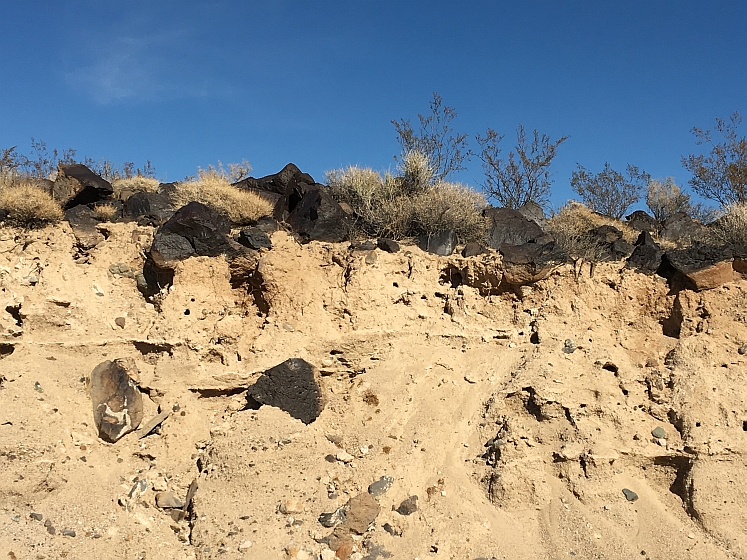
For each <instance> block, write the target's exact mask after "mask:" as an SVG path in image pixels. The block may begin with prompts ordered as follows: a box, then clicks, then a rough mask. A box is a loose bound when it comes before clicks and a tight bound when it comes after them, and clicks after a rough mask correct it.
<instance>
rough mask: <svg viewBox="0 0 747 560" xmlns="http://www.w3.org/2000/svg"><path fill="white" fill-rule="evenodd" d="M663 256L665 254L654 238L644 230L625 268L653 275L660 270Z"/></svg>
mask: <svg viewBox="0 0 747 560" xmlns="http://www.w3.org/2000/svg"><path fill="white" fill-rule="evenodd" d="M663 254H664V252H663V251H662V250H661V247H659V244H658V243H656V242H655V241H654V238H653V237H651V234H650V233H649V232H648V231H646V230H644V231H642V232H641V234H640V235H639V236H638V239H637V240H636V242H635V249H634V250H633V253H632V254H631V255H630V257H628V261H627V263H626V265H625V266H627V267H628V268H634V269H635V270H637V271H638V272H645V273H648V274H651V273H654V272H656V271H657V270H658V268H659V266H660V265H661V257H662V255H663Z"/></svg>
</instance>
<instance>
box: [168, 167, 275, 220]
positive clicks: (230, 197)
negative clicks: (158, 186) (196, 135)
mask: <svg viewBox="0 0 747 560" xmlns="http://www.w3.org/2000/svg"><path fill="white" fill-rule="evenodd" d="M170 196H171V199H172V202H173V203H174V204H175V205H177V206H184V205H185V204H189V203H190V202H200V203H202V204H204V205H206V206H209V207H211V208H212V209H214V210H215V211H216V212H218V213H220V214H222V215H224V216H225V217H226V218H228V219H229V220H231V221H232V222H233V223H235V224H238V225H245V224H249V223H252V222H254V221H255V220H257V218H261V217H262V216H268V215H270V214H272V209H273V206H272V204H271V203H270V202H268V201H267V200H265V199H264V198H262V197H260V196H259V195H257V194H255V193H253V192H250V191H245V190H242V189H240V188H238V187H234V186H233V185H231V183H230V182H229V178H228V177H227V176H226V175H225V174H224V173H221V172H220V171H216V170H215V168H210V169H208V170H202V169H200V170H199V171H198V177H197V179H196V180H194V181H187V182H184V183H178V184H177V185H176V187H175V189H174V191H173V192H172V193H171V195H170Z"/></svg>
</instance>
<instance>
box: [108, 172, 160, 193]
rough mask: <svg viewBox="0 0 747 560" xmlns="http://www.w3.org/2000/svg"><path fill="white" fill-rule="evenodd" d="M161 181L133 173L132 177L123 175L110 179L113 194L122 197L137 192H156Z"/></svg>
mask: <svg viewBox="0 0 747 560" xmlns="http://www.w3.org/2000/svg"><path fill="white" fill-rule="evenodd" d="M160 184H161V182H160V181H159V180H158V179H156V178H154V177H144V176H142V175H135V176H134V177H123V178H121V179H113V180H112V181H111V185H112V189H114V196H115V197H116V198H123V196H129V195H130V194H134V193H138V192H156V191H157V190H158V186H159V185H160Z"/></svg>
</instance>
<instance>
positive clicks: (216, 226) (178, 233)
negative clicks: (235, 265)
mask: <svg viewBox="0 0 747 560" xmlns="http://www.w3.org/2000/svg"><path fill="white" fill-rule="evenodd" d="M230 231H231V228H230V226H229V223H228V221H227V220H226V219H225V218H224V217H223V216H221V215H220V214H218V213H217V212H215V211H214V210H212V209H210V208H208V207H207V206H205V205H204V204H200V203H199V202H190V203H189V204H187V205H186V206H183V207H182V208H180V209H179V210H177V211H176V213H174V215H173V216H172V217H171V218H170V219H169V220H168V221H167V222H166V223H165V224H163V225H162V226H161V227H160V228H158V230H157V231H156V234H155V236H154V238H153V244H152V245H151V248H150V251H149V252H148V255H147V258H146V260H145V265H144V266H143V279H144V284H142V285H141V284H140V283H139V284H138V288H139V289H140V290H141V291H142V292H143V293H144V294H145V295H153V294H156V293H158V291H159V290H160V289H161V288H163V287H165V286H168V285H170V284H171V282H172V281H173V278H174V268H175V267H176V264H177V263H178V262H179V261H182V260H184V259H187V258H189V257H193V256H206V257H215V256H218V255H221V254H224V255H226V257H227V258H229V259H233V258H237V257H240V256H242V255H243V254H244V253H251V251H250V250H249V249H246V248H244V247H242V246H241V245H239V244H238V243H236V242H235V241H233V240H231V239H229V238H228V234H229V233H230Z"/></svg>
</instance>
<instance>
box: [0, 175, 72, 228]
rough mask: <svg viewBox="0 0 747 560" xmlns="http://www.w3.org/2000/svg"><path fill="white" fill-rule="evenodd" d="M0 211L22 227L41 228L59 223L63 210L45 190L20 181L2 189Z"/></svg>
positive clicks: (10, 220)
mask: <svg viewBox="0 0 747 560" xmlns="http://www.w3.org/2000/svg"><path fill="white" fill-rule="evenodd" d="M0 210H5V211H6V212H7V213H8V221H9V222H10V223H12V224H14V225H17V226H20V227H41V226H44V225H47V224H52V223H56V222H59V221H60V220H61V219H62V215H63V214H62V208H61V207H60V205H59V204H58V203H57V202H55V200H54V199H53V198H52V196H51V195H50V194H49V193H48V192H47V191H46V190H44V189H43V188H41V187H39V186H37V185H34V184H32V183H30V182H28V181H19V182H14V183H12V184H9V185H6V186H3V187H2V188H0Z"/></svg>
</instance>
